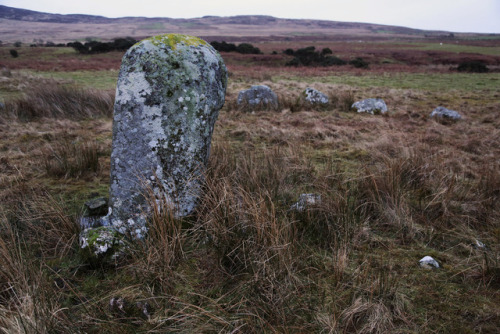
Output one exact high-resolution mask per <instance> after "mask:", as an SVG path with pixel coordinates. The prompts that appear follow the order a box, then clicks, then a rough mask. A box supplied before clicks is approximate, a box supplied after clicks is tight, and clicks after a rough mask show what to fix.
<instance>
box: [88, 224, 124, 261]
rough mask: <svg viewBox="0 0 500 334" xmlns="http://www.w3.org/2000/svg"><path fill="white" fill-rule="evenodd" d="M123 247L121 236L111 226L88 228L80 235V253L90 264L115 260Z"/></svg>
mask: <svg viewBox="0 0 500 334" xmlns="http://www.w3.org/2000/svg"><path fill="white" fill-rule="evenodd" d="M124 246H125V243H124V241H123V236H122V235H120V234H119V233H118V232H117V231H116V230H115V229H114V228H113V227H111V226H101V227H97V228H88V229H85V230H83V231H82V233H80V247H81V250H82V253H83V254H84V255H85V257H86V258H87V259H88V260H89V261H90V262H101V263H104V262H106V261H108V260H116V259H117V257H118V256H119V255H120V253H122V250H123V248H124Z"/></svg>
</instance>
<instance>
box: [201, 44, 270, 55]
mask: <svg viewBox="0 0 500 334" xmlns="http://www.w3.org/2000/svg"><path fill="white" fill-rule="evenodd" d="M210 45H212V47H213V48H214V49H215V50H217V51H219V52H238V53H242V54H261V53H262V52H261V51H260V49H259V48H257V47H255V46H253V45H252V44H250V43H241V44H239V45H238V46H236V45H235V44H233V43H226V42H224V41H222V42H220V43H219V42H217V41H212V42H210Z"/></svg>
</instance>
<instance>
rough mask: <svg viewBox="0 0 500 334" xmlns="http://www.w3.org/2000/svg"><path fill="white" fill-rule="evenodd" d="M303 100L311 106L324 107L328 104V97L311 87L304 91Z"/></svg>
mask: <svg viewBox="0 0 500 334" xmlns="http://www.w3.org/2000/svg"><path fill="white" fill-rule="evenodd" d="M304 95H305V100H306V102H308V103H309V104H312V105H325V104H328V102H329V101H328V96H326V95H325V94H323V93H322V92H320V91H319V90H316V89H314V88H311V87H307V88H306V90H305V91H304Z"/></svg>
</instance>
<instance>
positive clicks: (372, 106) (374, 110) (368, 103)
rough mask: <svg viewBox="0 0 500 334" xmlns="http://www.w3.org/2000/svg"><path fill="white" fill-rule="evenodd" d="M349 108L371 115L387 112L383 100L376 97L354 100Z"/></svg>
mask: <svg viewBox="0 0 500 334" xmlns="http://www.w3.org/2000/svg"><path fill="white" fill-rule="evenodd" d="M351 108H352V109H354V110H356V111H357V112H366V113H369V114H372V115H377V114H385V113H386V112H387V105H386V104H385V101H384V100H382V99H378V98H377V99H364V100H361V101H357V102H354V103H353V105H352V107H351Z"/></svg>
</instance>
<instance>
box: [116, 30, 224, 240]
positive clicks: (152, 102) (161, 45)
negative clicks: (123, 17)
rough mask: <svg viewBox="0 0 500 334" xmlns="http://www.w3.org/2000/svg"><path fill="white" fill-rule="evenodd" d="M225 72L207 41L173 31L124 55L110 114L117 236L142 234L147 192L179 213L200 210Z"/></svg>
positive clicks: (152, 38)
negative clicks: (163, 200) (198, 203)
mask: <svg viewBox="0 0 500 334" xmlns="http://www.w3.org/2000/svg"><path fill="white" fill-rule="evenodd" d="M226 86H227V71H226V67H225V65H224V62H223V60H222V58H221V57H220V55H219V54H218V53H217V52H216V51H215V50H214V49H213V48H212V47H211V46H210V45H209V44H208V43H206V42H205V41H203V40H201V39H198V38H196V37H192V36H186V35H178V34H168V35H161V36H155V37H151V38H148V39H146V40H143V41H141V42H140V43H138V44H136V45H134V46H133V47H132V48H130V49H129V50H128V51H127V53H126V54H125V55H124V57H123V60H122V66H121V68H120V74H119V77H118V84H117V89H116V100H115V107H114V118H113V144H112V153H111V188H110V208H111V209H112V210H111V213H110V215H109V216H108V218H109V221H110V224H111V225H112V226H113V227H114V228H115V229H116V230H117V231H119V232H120V233H127V234H130V236H132V237H134V238H142V237H143V236H144V234H145V233H146V230H145V226H146V219H147V215H148V212H149V206H148V203H147V202H148V201H147V199H146V196H145V189H149V190H150V191H152V192H153V194H154V195H155V196H157V197H161V196H166V197H168V200H167V202H168V203H171V205H172V210H174V212H175V214H176V215H177V216H179V217H180V216H185V215H189V214H191V213H192V212H193V210H194V209H195V206H196V204H197V201H198V197H199V193H200V182H201V177H202V170H203V168H204V167H205V166H206V163H207V161H208V156H209V152H210V142H211V136H212V132H213V128H214V124H215V121H216V119H217V116H218V113H219V110H220V108H222V105H223V104H224V97H225V91H226Z"/></svg>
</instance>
